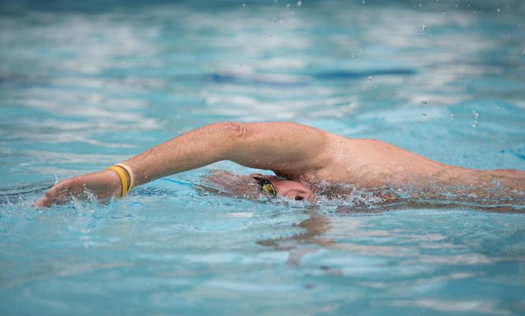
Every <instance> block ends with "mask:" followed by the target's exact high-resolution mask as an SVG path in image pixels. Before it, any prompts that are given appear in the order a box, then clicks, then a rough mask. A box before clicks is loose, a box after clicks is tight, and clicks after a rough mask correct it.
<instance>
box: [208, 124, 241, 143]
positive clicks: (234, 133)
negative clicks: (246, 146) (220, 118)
mask: <svg viewBox="0 0 525 316" xmlns="http://www.w3.org/2000/svg"><path fill="white" fill-rule="evenodd" d="M210 127H212V128H213V129H215V130H216V131H217V132H219V133H224V134H225V135H226V136H227V137H228V138H229V139H230V140H234V141H237V140H242V139H244V138H246V136H247V134H248V124H245V123H236V122H220V123H214V124H211V125H210Z"/></svg>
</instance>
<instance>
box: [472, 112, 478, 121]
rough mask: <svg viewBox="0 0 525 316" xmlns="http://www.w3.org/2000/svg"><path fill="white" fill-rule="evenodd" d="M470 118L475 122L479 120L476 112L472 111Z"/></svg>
mask: <svg viewBox="0 0 525 316" xmlns="http://www.w3.org/2000/svg"><path fill="white" fill-rule="evenodd" d="M472 116H473V117H474V119H475V120H478V118H479V113H478V112H476V111H472Z"/></svg>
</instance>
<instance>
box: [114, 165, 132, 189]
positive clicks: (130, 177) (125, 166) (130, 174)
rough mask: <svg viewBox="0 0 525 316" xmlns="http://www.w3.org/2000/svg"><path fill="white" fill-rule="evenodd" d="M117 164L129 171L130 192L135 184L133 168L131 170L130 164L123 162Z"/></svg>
mask: <svg viewBox="0 0 525 316" xmlns="http://www.w3.org/2000/svg"><path fill="white" fill-rule="evenodd" d="M115 166H119V167H121V168H124V169H125V170H126V171H127V172H128V176H129V187H128V192H129V191H131V189H132V188H133V185H134V184H135V175H134V174H133V170H131V168H130V167H129V166H128V165H126V164H125V163H122V162H120V163H118V164H115Z"/></svg>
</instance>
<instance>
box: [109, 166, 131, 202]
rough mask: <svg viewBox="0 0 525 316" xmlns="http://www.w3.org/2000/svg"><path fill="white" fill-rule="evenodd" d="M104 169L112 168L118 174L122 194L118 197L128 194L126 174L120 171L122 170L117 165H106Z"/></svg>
mask: <svg viewBox="0 0 525 316" xmlns="http://www.w3.org/2000/svg"><path fill="white" fill-rule="evenodd" d="M106 170H113V171H115V172H116V173H117V174H118V176H119V177H120V184H121V185H122V194H121V195H120V197H121V198H123V197H125V196H126V194H128V181H127V180H126V175H125V174H124V172H122V170H120V168H119V167H115V166H111V167H107V168H106Z"/></svg>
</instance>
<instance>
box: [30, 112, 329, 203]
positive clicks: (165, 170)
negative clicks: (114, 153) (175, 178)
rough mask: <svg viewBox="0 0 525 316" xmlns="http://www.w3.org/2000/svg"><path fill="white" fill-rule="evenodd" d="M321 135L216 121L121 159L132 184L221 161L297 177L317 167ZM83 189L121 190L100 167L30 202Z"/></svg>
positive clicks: (104, 194) (55, 199)
mask: <svg viewBox="0 0 525 316" xmlns="http://www.w3.org/2000/svg"><path fill="white" fill-rule="evenodd" d="M326 137H327V136H326V133H325V132H323V131H321V130H318V129H315V128H311V127H308V126H304V125H299V124H294V123H286V122H280V123H252V124H239V123H229V122H228V123H216V124H211V125H207V126H204V127H202V128H198V129H196V130H192V131H190V132H188V133H185V134H183V135H181V136H178V137H175V138H173V139H171V140H169V141H167V142H165V143H162V144H160V145H158V146H155V147H153V148H151V149H149V150H147V151H145V152H144V153H142V154H140V155H137V156H135V157H133V158H130V159H128V160H126V161H124V163H125V164H127V165H128V166H129V167H131V169H132V170H133V172H134V174H135V184H136V185H140V184H144V183H147V182H149V181H153V180H155V179H158V178H161V177H165V176H168V175H171V174H175V173H179V172H184V171H188V170H192V169H196V168H200V167H203V166H206V165H209V164H212V163H214V162H218V161H222V160H231V161H233V162H236V163H239V164H241V165H244V166H247V167H251V168H259V169H270V170H273V171H275V172H276V173H279V174H286V175H300V174H302V173H305V172H307V171H310V170H316V169H318V168H321V166H322V165H323V163H324V161H323V159H324V158H323V157H324V155H322V153H323V152H324V150H323V149H324V147H325V146H326ZM126 175H127V174H126ZM128 181H129V180H128ZM86 189H88V190H89V191H91V192H92V193H93V194H95V195H96V196H97V197H98V198H110V197H112V196H118V195H120V192H121V190H122V188H121V184H120V180H119V178H118V175H117V174H116V173H115V172H114V171H111V170H104V171H99V172H95V173H91V174H87V175H82V176H79V177H76V178H72V179H67V180H64V181H61V182H60V183H58V184H56V185H55V186H53V187H52V188H51V189H50V190H49V191H48V192H47V193H46V196H45V197H44V198H42V199H40V200H39V201H37V202H36V203H35V206H49V205H52V204H55V203H60V202H63V201H67V200H68V199H69V198H70V197H71V196H75V197H82V196H83V194H84V192H85V190H86Z"/></svg>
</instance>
